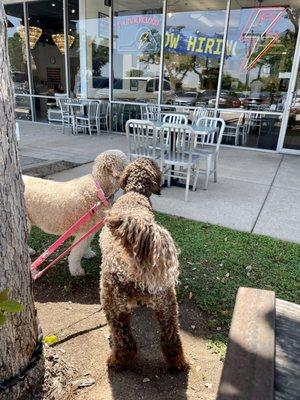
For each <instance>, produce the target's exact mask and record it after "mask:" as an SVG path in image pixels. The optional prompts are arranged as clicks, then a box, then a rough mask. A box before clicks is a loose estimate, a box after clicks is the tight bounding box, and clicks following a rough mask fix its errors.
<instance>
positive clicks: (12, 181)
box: [0, 0, 44, 400]
mask: <svg viewBox="0 0 300 400" xmlns="http://www.w3.org/2000/svg"><path fill="white" fill-rule="evenodd" d="M6 28H7V22H6V17H5V14H4V8H3V4H2V0H0V218H1V219H0V291H1V290H3V289H5V288H10V297H11V298H12V299H15V300H17V301H19V302H21V303H22V305H23V310H22V311H21V312H20V313H16V314H9V313H8V314H7V320H6V322H5V323H4V325H3V326H1V327H0V382H3V381H6V380H7V379H9V378H11V377H14V376H16V375H18V374H19V373H20V372H21V371H22V369H23V368H24V367H26V365H27V364H28V362H29V361H30V360H31V358H32V354H33V351H34V350H35V347H36V344H37V338H38V323H37V317H36V310H35V307H34V302H33V292H32V281H31V276H30V268H29V267H30V258H29V253H28V247H27V239H28V233H27V228H26V219H25V212H24V210H25V207H24V204H25V203H24V186H23V182H22V175H21V170H20V164H19V156H18V150H17V144H16V135H15V117H14V104H13V103H14V102H13V88H12V82H11V77H10V70H9V61H8V53H7V33H6ZM43 363H44V361H43V359H42V358H40V360H39V361H38V363H37V365H36V367H34V368H33V369H31V370H30V372H29V373H28V374H27V375H26V377H25V379H24V380H23V381H22V382H20V383H17V384H16V385H14V386H12V387H10V388H8V389H6V390H5V391H3V390H2V391H1V389H0V399H1V400H3V399H5V400H8V399H9V400H10V399H12V400H17V399H26V400H27V399H30V398H31V393H32V391H33V388H36V387H37V386H39V382H41V380H42V378H43V372H44V371H43V370H44V367H43Z"/></svg>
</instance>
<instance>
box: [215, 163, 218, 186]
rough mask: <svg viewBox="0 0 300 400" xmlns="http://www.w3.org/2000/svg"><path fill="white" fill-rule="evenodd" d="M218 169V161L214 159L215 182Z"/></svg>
mask: <svg viewBox="0 0 300 400" xmlns="http://www.w3.org/2000/svg"><path fill="white" fill-rule="evenodd" d="M217 168H218V159H217V157H215V159H214V182H217Z"/></svg>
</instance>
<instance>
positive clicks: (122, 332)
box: [100, 158, 188, 371]
mask: <svg viewBox="0 0 300 400" xmlns="http://www.w3.org/2000/svg"><path fill="white" fill-rule="evenodd" d="M121 186H122V188H123V189H124V193H125V194H124V195H123V196H121V197H120V198H119V199H118V200H117V201H116V203H115V204H114V206H113V207H112V209H111V210H110V212H109V213H108V215H107V224H106V226H105V227H104V228H103V230H102V232H101V235H100V246H101V251H102V272H101V303H102V306H103V309H104V312H105V314H106V317H107V320H108V323H109V325H110V330H111V334H112V354H111V356H110V358H109V359H108V365H109V366H114V367H120V368H128V367H130V366H131V365H132V362H133V360H134V358H135V357H136V353H137V346H136V342H135V340H134V338H133V335H132V333H131V328H130V318H131V312H132V309H133V308H135V307H137V306H138V305H140V304H145V305H147V306H148V307H150V308H152V309H153V310H154V312H155V315H156V318H157V320H158V322H159V324H160V329H161V348H162V352H163V354H164V357H165V360H166V363H167V366H168V367H169V368H170V369H174V370H176V371H181V370H186V369H187V368H188V363H187V362H186V361H185V358H184V355H183V350H182V345H181V340H180V336H179V324H178V306H177V301H176V292H175V286H176V282H177V279H178V274H179V264H178V252H177V250H176V247H175V244H174V241H173V239H172V237H171V235H170V234H169V232H168V231H167V230H166V229H164V228H163V227H161V226H160V225H158V224H157V223H156V222H155V218H154V214H153V211H152V207H151V204H150V200H149V197H150V195H151V194H152V193H159V192H160V187H161V173H160V170H159V168H158V166H157V164H156V163H154V162H153V161H151V160H149V159H146V158H138V159H136V160H135V161H133V162H131V163H130V164H129V165H128V166H127V167H126V168H125V170H124V173H123V175H122V177H121Z"/></svg>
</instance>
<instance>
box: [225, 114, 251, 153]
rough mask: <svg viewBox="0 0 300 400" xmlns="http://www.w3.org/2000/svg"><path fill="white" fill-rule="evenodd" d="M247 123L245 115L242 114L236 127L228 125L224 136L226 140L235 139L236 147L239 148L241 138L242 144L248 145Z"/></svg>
mask: <svg viewBox="0 0 300 400" xmlns="http://www.w3.org/2000/svg"><path fill="white" fill-rule="evenodd" d="M244 122H245V114H244V113H242V114H240V116H239V119H238V121H237V124H236V125H226V126H225V130H224V134H223V136H224V137H225V138H232V137H233V138H234V145H235V146H238V144H239V138H240V137H241V139H242V141H241V144H242V145H244V144H245V143H246V131H247V130H246V126H245V124H244Z"/></svg>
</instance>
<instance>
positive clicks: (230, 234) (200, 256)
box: [30, 213, 300, 348]
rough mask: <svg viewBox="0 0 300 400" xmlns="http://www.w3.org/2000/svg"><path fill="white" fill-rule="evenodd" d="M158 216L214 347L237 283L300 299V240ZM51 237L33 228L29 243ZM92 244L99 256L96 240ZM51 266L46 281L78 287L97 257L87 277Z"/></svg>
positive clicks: (94, 276)
mask: <svg viewBox="0 0 300 400" xmlns="http://www.w3.org/2000/svg"><path fill="white" fill-rule="evenodd" d="M156 216H157V221H158V222H159V223H160V224H161V225H163V226H164V227H166V228H167V229H168V230H169V231H170V233H171V234H172V236H173V238H174V240H175V241H176V243H177V246H178V248H179V249H180V251H181V253H180V266H181V275H180V284H179V287H178V298H179V300H181V299H184V298H193V299H194V300H195V302H196V303H197V305H198V306H199V308H200V309H201V310H202V311H205V312H206V313H207V314H208V316H209V323H208V324H209V328H210V330H211V332H212V333H214V334H217V335H218V336H217V337H215V338H214V341H213V342H212V344H211V345H212V346H215V347H216V348H218V346H221V345H220V343H219V342H224V333H225V334H226V333H227V331H228V328H229V325H230V321H231V316H232V311H233V307H234V302H235V295H236V292H237V290H238V288H239V287H240V286H247V287H256V288H260V289H268V290H274V291H275V292H276V297H278V298H281V299H285V300H288V301H292V302H296V303H299V302H300V245H297V244H293V243H289V242H284V241H279V240H275V239H272V238H269V237H266V236H259V235H254V234H248V233H243V232H237V231H233V230H231V229H227V228H222V227H219V226H214V225H210V224H206V223H200V222H195V221H190V220H187V219H184V218H178V217H171V216H168V215H164V214H160V213H157V214H156ZM53 239H54V237H53V236H52V237H51V235H47V234H45V233H43V232H41V231H40V230H38V229H36V228H34V229H33V230H32V235H31V240H30V245H31V246H32V247H33V248H34V249H35V250H37V251H38V253H40V252H41V251H42V250H43V249H45V248H46V247H47V246H48V245H49V244H50V243H51V242H52V241H53ZM93 249H94V250H95V251H96V252H97V253H98V254H99V255H100V253H99V248H98V244H97V241H96V240H94V242H93ZM61 264H62V265H64V266H65V267H64V268H61V267H60V268H59V267H55V268H54V269H53V270H51V271H49V273H48V274H47V276H46V277H45V278H42V279H43V280H44V281H45V282H47V281H48V282H56V283H58V284H60V285H61V286H62V287H63V290H64V291H65V293H68V292H69V291H70V290H72V285H73V284H74V283H75V284H76V287H77V285H78V284H79V285H80V286H82V287H83V288H84V287H88V285H89V284H90V283H92V282H93V283H95V282H96V284H98V276H99V258H98V259H97V260H95V259H94V260H86V261H84V262H83V265H84V267H85V269H86V271H87V275H86V276H85V277H80V278H70V275H69V272H68V270H67V268H66V265H67V263H66V260H64V261H63V262H62V263H61Z"/></svg>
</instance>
